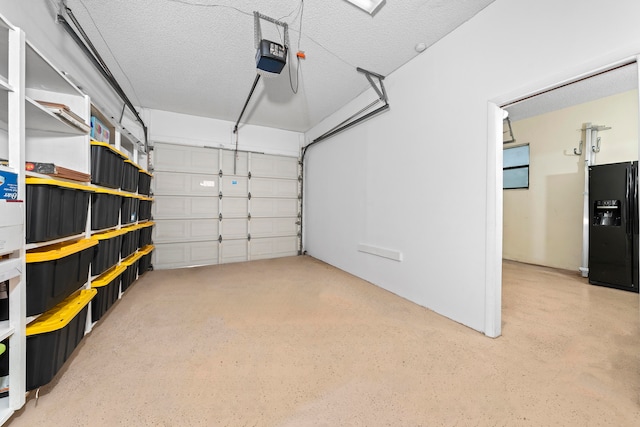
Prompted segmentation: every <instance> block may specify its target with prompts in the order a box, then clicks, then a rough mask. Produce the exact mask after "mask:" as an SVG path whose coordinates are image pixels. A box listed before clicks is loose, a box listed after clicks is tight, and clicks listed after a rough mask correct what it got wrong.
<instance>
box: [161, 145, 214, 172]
mask: <svg viewBox="0 0 640 427" xmlns="http://www.w3.org/2000/svg"><path fill="white" fill-rule="evenodd" d="M218 151H219V150H216V149H211V148H202V147H188V146H183V145H174V144H160V143H159V144H156V145H155V147H154V150H153V155H152V157H153V167H154V169H155V170H159V171H171V172H190V173H205V174H217V173H218V172H219V171H220V168H219V162H218Z"/></svg>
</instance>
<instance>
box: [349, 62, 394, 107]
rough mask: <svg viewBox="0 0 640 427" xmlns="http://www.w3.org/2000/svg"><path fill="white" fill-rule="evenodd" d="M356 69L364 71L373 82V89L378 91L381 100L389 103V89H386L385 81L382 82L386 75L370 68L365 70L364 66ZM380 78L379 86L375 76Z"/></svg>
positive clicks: (360, 71) (371, 82)
mask: <svg viewBox="0 0 640 427" xmlns="http://www.w3.org/2000/svg"><path fill="white" fill-rule="evenodd" d="M356 70H358V72H359V73H362V74H364V75H365V77H366V78H367V80H369V83H370V84H371V87H372V88H373V90H375V91H376V93H377V94H378V98H380V101H382V102H384V103H385V104H386V103H387V91H386V90H385V89H384V83H382V81H383V80H384V76H382V75H380V74H377V73H374V72H373V71H369V70H365V69H364V68H360V67H358V68H356ZM374 77H375V78H376V79H378V83H379V84H380V88H378V86H377V85H376V83H375V82H374V81H373V78H374Z"/></svg>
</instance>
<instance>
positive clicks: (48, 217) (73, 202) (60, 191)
mask: <svg viewBox="0 0 640 427" xmlns="http://www.w3.org/2000/svg"><path fill="white" fill-rule="evenodd" d="M26 183H27V213H26V222H27V237H26V240H27V243H36V242H45V241H47V240H55V239H60V238H62V237H68V236H73V235H75V234H81V233H83V232H84V231H85V229H86V226H87V209H88V207H89V195H90V194H91V193H90V191H92V190H91V189H89V188H88V187H87V188H83V186H81V185H79V184H74V183H68V182H65V181H58V180H55V179H42V178H32V177H29V178H27V179H26Z"/></svg>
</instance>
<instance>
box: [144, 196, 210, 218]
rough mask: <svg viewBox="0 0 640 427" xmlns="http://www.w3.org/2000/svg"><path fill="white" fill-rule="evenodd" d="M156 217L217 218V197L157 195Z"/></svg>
mask: <svg viewBox="0 0 640 427" xmlns="http://www.w3.org/2000/svg"><path fill="white" fill-rule="evenodd" d="M153 217H154V219H179V218H182V219H193V218H217V217H218V198H217V197H187V196H185V197H181V196H156V197H155V198H154V203H153Z"/></svg>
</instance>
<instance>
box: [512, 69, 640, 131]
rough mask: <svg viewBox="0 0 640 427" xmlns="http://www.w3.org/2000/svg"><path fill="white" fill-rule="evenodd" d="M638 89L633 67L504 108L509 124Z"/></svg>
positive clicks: (613, 71) (616, 70) (595, 77)
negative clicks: (509, 120)
mask: <svg viewBox="0 0 640 427" xmlns="http://www.w3.org/2000/svg"><path fill="white" fill-rule="evenodd" d="M637 88H638V66H637V64H636V63H633V64H629V65H626V66H624V67H621V68H617V69H614V70H611V71H608V72H606V73H603V74H598V75H596V76H593V77H590V78H587V79H584V80H580V81H578V82H575V83H572V84H569V85H566V86H563V87H560V88H557V89H554V90H552V91H550V92H546V93H543V94H540V95H537V96H534V97H532V98H528V99H525V100H523V101H521V102H518V103H515V104H513V105H510V106H507V107H505V109H506V110H507V111H509V118H510V119H511V121H512V122H514V121H517V120H522V119H526V118H529V117H533V116H537V115H539V114H544V113H549V112H552V111H556V110H559V109H561V108H567V107H572V106H574V105H578V104H582V103H585V102H589V101H594V100H596V99H600V98H604V97H606V96H611V95H615V94H617V93H622V92H626V91H629V90H632V89H637Z"/></svg>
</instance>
